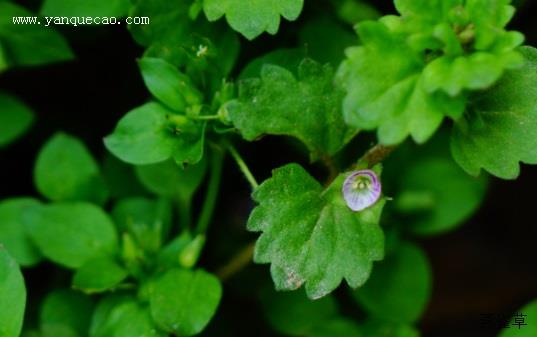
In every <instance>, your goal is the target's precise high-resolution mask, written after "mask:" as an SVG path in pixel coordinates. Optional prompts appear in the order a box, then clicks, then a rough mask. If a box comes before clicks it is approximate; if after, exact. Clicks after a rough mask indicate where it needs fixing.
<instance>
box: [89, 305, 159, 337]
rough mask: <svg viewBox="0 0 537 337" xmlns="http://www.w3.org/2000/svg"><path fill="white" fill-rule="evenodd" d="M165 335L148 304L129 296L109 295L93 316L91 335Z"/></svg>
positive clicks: (148, 336) (126, 336)
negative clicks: (152, 316)
mask: <svg viewBox="0 0 537 337" xmlns="http://www.w3.org/2000/svg"><path fill="white" fill-rule="evenodd" d="M135 336H143V337H165V336H167V334H165V333H164V332H161V331H159V330H158V329H157V328H156V327H155V325H154V323H153V321H152V320H151V316H150V314H149V308H147V306H145V305H142V304H139V303H137V302H136V301H135V300H134V299H131V298H128V297H116V296H109V297H106V298H105V299H104V300H102V301H101V302H100V303H99V305H98V306H97V309H96V310H95V314H94V316H93V322H92V326H91V330H90V337H135Z"/></svg>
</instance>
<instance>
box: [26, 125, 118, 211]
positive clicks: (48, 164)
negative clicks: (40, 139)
mask: <svg viewBox="0 0 537 337" xmlns="http://www.w3.org/2000/svg"><path fill="white" fill-rule="evenodd" d="M34 179H35V184H36V187H37V189H38V190H39V192H41V194H43V195H44V196H45V197H47V198H48V199H50V200H52V201H69V200H83V201H92V202H95V203H97V204H101V203H103V202H104V201H105V200H106V198H107V197H108V190H107V188H106V185H105V184H104V179H103V178H102V176H101V175H100V172H99V166H98V165H97V163H96V162H95V159H93V157H92V155H91V153H90V152H89V151H88V149H87V148H86V146H85V145H84V144H83V143H82V142H81V141H80V140H79V139H77V138H75V137H72V136H69V135H67V134H64V133H56V134H55V135H54V136H53V137H52V138H51V139H49V140H48V141H47V142H46V143H45V145H43V147H42V149H41V151H40V152H39V155H38V156H37V160H36V163H35V168H34Z"/></svg>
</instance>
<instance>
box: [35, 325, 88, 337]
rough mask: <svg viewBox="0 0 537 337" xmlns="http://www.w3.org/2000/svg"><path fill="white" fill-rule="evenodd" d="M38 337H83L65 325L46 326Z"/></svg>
mask: <svg viewBox="0 0 537 337" xmlns="http://www.w3.org/2000/svg"><path fill="white" fill-rule="evenodd" d="M37 334H38V335H37V336H38V337H81V336H80V335H79V334H78V333H77V332H76V331H75V330H74V329H73V328H71V327H69V326H67V325H63V324H45V325H43V326H42V327H41V330H40V332H39V333H37Z"/></svg>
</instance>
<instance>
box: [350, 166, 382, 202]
mask: <svg viewBox="0 0 537 337" xmlns="http://www.w3.org/2000/svg"><path fill="white" fill-rule="evenodd" d="M342 192H343V198H344V199H345V201H346V202H347V206H349V208H350V209H352V210H353V211H355V212H358V211H362V210H364V209H366V208H368V207H369V206H372V205H373V204H375V203H376V202H377V200H378V199H379V198H380V195H381V193H382V186H381V184H380V181H379V179H378V177H377V175H376V174H375V172H373V171H371V170H360V171H354V172H351V173H350V174H349V176H348V177H347V178H346V179H345V182H343V188H342Z"/></svg>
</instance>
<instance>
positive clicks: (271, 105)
mask: <svg viewBox="0 0 537 337" xmlns="http://www.w3.org/2000/svg"><path fill="white" fill-rule="evenodd" d="M239 91H240V92H239V99H238V101H236V102H235V103H234V104H230V105H229V106H228V110H229V117H230V119H231V121H232V122H233V124H234V125H235V127H237V128H238V129H239V131H240V132H241V134H242V136H243V137H244V138H245V139H246V140H249V141H252V140H255V139H257V138H259V137H260V136H262V135H264V134H271V135H288V136H293V137H296V138H298V139H299V140H301V141H302V142H303V143H304V144H305V145H306V146H307V147H308V149H309V150H310V152H311V158H312V159H313V160H315V159H319V158H320V157H323V156H327V155H333V154H335V153H336V152H338V151H339V150H340V149H341V148H342V147H343V146H344V145H345V144H346V143H347V142H348V141H349V140H350V139H351V138H352V137H353V136H354V135H355V134H356V130H355V129H349V128H348V127H347V126H346V125H345V123H344V121H343V118H342V116H341V111H340V108H341V99H342V95H343V93H342V92H341V91H340V90H339V89H337V88H336V87H334V84H333V71H332V68H331V67H329V66H324V67H323V66H321V65H320V64H318V63H316V62H314V61H312V60H304V61H303V62H302V63H301V64H300V66H299V68H298V78H295V76H293V74H292V73H291V72H289V71H288V70H286V69H284V68H281V67H278V66H273V65H265V66H264V67H263V70H262V71H261V79H249V80H245V81H243V82H242V83H241V86H240V90H239Z"/></svg>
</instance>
